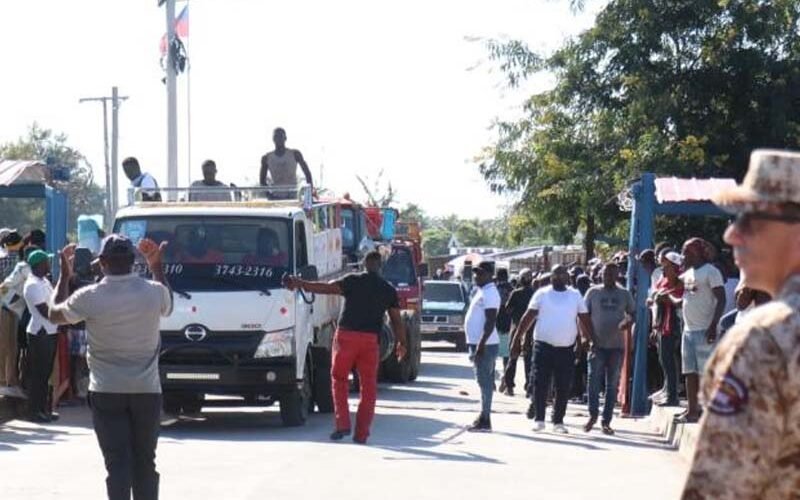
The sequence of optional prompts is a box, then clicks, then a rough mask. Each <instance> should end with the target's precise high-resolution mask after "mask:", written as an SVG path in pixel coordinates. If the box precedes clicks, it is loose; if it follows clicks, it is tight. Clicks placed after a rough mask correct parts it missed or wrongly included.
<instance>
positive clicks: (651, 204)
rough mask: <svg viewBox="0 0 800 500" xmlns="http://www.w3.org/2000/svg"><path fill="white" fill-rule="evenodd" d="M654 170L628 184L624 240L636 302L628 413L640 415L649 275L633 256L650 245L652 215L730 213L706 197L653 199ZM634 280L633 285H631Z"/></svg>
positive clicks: (643, 411) (644, 404)
mask: <svg viewBox="0 0 800 500" xmlns="http://www.w3.org/2000/svg"><path fill="white" fill-rule="evenodd" d="M655 180H656V176H655V174H651V173H646V174H642V177H641V179H639V180H638V181H637V182H635V183H634V184H633V185H632V186H631V191H632V194H633V211H632V212H631V231H630V241H629V243H628V250H629V258H628V276H635V277H636V280H635V281H634V280H631V279H629V280H628V290H629V291H630V292H631V293H632V294H634V300H635V302H636V326H635V330H634V332H635V333H634V336H633V337H634V342H633V352H634V355H633V390H632V391H631V415H633V416H644V415H647V413H648V412H649V411H650V408H649V404H648V394H647V344H648V336H649V333H650V332H649V330H650V325H649V322H648V311H647V290H648V289H649V288H650V275H649V274H648V273H647V272H646V271H645V269H643V268H642V266H640V265H639V261H638V260H637V259H636V258H635V257H636V256H638V255H639V252H641V251H642V250H644V249H647V248H653V244H654V243H653V241H654V233H655V217H656V215H689V216H696V217H730V215H729V214H727V213H725V212H724V211H722V210H721V209H720V208H719V207H717V206H716V205H714V204H713V203H711V202H710V201H686V202H668V203H658V202H657V200H656V184H655ZM634 284H635V285H636V286H634Z"/></svg>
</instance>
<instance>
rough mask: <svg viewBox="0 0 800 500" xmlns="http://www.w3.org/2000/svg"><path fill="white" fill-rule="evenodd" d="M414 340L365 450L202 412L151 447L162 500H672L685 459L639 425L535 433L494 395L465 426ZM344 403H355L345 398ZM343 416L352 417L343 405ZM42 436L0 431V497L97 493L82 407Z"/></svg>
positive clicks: (434, 350) (456, 394) (322, 423)
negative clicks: (480, 425)
mask: <svg viewBox="0 0 800 500" xmlns="http://www.w3.org/2000/svg"><path fill="white" fill-rule="evenodd" d="M446 345H447V344H426V350H425V352H424V354H423V368H422V373H421V375H420V378H419V380H418V381H417V382H415V383H413V384H410V385H407V386H381V388H380V392H379V396H378V410H377V416H376V420H375V424H374V427H373V432H372V437H371V438H370V443H369V445H368V446H360V445H355V444H353V443H352V442H351V441H349V440H345V441H343V442H340V443H331V442H329V441H328V438H327V436H328V433H329V432H330V431H331V428H332V416H330V415H313V416H312V417H311V418H310V420H309V422H308V424H307V425H306V426H305V427H302V428H282V427H281V425H280V417H279V415H278V409H277V407H272V408H265V409H262V408H234V409H222V408H207V409H206V410H205V411H204V412H203V414H202V416H201V417H199V418H196V419H189V420H181V421H166V422H165V425H164V428H163V432H162V437H161V440H160V441H159V448H158V458H157V460H158V468H159V472H160V473H161V498H162V499H225V500H234V499H262V498H273V499H280V500H283V499H290V498H298V499H314V498H319V499H322V498H324V499H326V500H338V499H342V500H344V499H347V500H351V499H359V498H363V499H378V498H380V499H386V500H393V499H403V500H408V499H410V498H413V499H414V500H427V499H436V500H441V499H442V498H448V499H459V500H467V499H478V498H480V499H486V498H492V497H495V498H503V499H517V498H519V499H523V498H524V499H537V498H548V499H562V498H563V499H583V498H593V499H604V498H609V499H612V498H613V499H627V498H631V499H632V498H637V499H638V498H642V497H643V496H644V497H646V498H648V499H649V500H659V499H674V498H677V497H678V496H679V493H680V488H681V485H682V481H683V478H684V475H685V473H686V464H685V463H684V462H683V461H682V460H681V459H680V458H679V456H678V454H677V453H676V452H674V451H672V450H669V449H667V448H666V447H665V444H664V443H663V441H661V440H660V439H659V436H656V435H654V434H653V433H652V432H651V430H650V429H649V427H648V425H647V423H646V422H644V421H642V420H623V419H615V421H614V425H615V427H616V428H617V435H616V436H613V437H608V436H604V435H602V434H601V433H600V432H599V429H596V430H595V431H593V432H592V433H591V434H588V435H587V434H585V433H584V432H583V431H582V430H581V428H580V427H581V425H582V424H583V422H584V421H585V418H586V411H585V407H584V406H582V405H574V406H571V407H570V411H569V412H568V415H567V419H566V423H567V425H568V427H569V429H570V434H569V435H568V436H556V435H554V434H552V433H550V432H549V431H547V432H544V433H538V434H537V433H534V432H532V431H531V427H532V425H531V421H529V420H527V419H526V418H525V415H524V413H525V409H526V408H527V401H526V400H525V399H524V398H523V397H521V396H517V397H514V398H510V397H506V396H501V395H498V396H497V397H496V399H495V405H494V409H495V412H496V413H495V414H494V415H493V420H492V423H493V426H494V432H493V433H492V434H469V433H466V432H464V430H463V429H464V426H465V425H466V424H468V423H470V422H471V421H472V420H473V419H474V417H475V415H476V412H477V409H478V406H479V405H478V399H477V398H478V394H477V385H476V384H475V383H474V382H473V380H472V378H471V377H472V372H471V369H470V367H469V364H468V362H467V360H466V357H465V355H463V354H458V353H455V352H452V350H450V349H448V348H446V347H445V346H446ZM351 404H353V405H354V404H355V400H352V399H351ZM353 409H354V408H353ZM60 412H61V420H60V421H59V422H57V423H56V424H54V425H48V426H46V427H42V426H38V425H34V424H31V423H28V422H23V421H19V420H17V421H12V422H9V423H7V424H4V425H0V499H3V500H16V499H36V500H44V499H51V498H53V499H55V498H58V499H80V500H94V499H103V498H105V488H104V478H105V471H104V469H103V463H102V457H101V455H100V451H99V449H98V447H97V443H96V440H95V437H94V434H93V433H92V430H91V426H90V418H89V415H88V411H87V410H86V408H80V407H78V408H63V409H61V410H60Z"/></svg>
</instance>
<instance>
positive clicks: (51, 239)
mask: <svg viewBox="0 0 800 500" xmlns="http://www.w3.org/2000/svg"><path fill="white" fill-rule="evenodd" d="M0 198H42V199H44V200H45V221H44V223H45V235H46V237H47V249H46V250H47V251H48V252H50V253H53V254H55V253H57V251H58V250H61V248H63V247H64V245H66V244H67V222H68V217H69V215H68V211H67V195H66V193H63V192H61V191H59V190H57V189H55V188H53V187H51V186H48V185H45V184H12V185H11V186H0ZM58 264H59V262H58V259H53V275H54V276H58Z"/></svg>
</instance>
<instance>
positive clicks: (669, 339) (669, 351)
mask: <svg viewBox="0 0 800 500" xmlns="http://www.w3.org/2000/svg"><path fill="white" fill-rule="evenodd" d="M678 338H679V337H678V335H676V334H672V335H667V336H664V335H659V337H658V356H659V361H660V362H661V370H662V371H663V372H664V380H665V381H666V386H667V401H668V402H669V403H671V404H673V403H677V402H678V366H677V363H676V359H675V348H676V346H677V343H678Z"/></svg>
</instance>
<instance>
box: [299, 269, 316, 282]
mask: <svg viewBox="0 0 800 500" xmlns="http://www.w3.org/2000/svg"><path fill="white" fill-rule="evenodd" d="M297 275H298V276H300V278H302V279H304V280H306V281H317V280H318V279H319V272H318V271H317V266H303V267H301V268H300V269H298V270H297Z"/></svg>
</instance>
